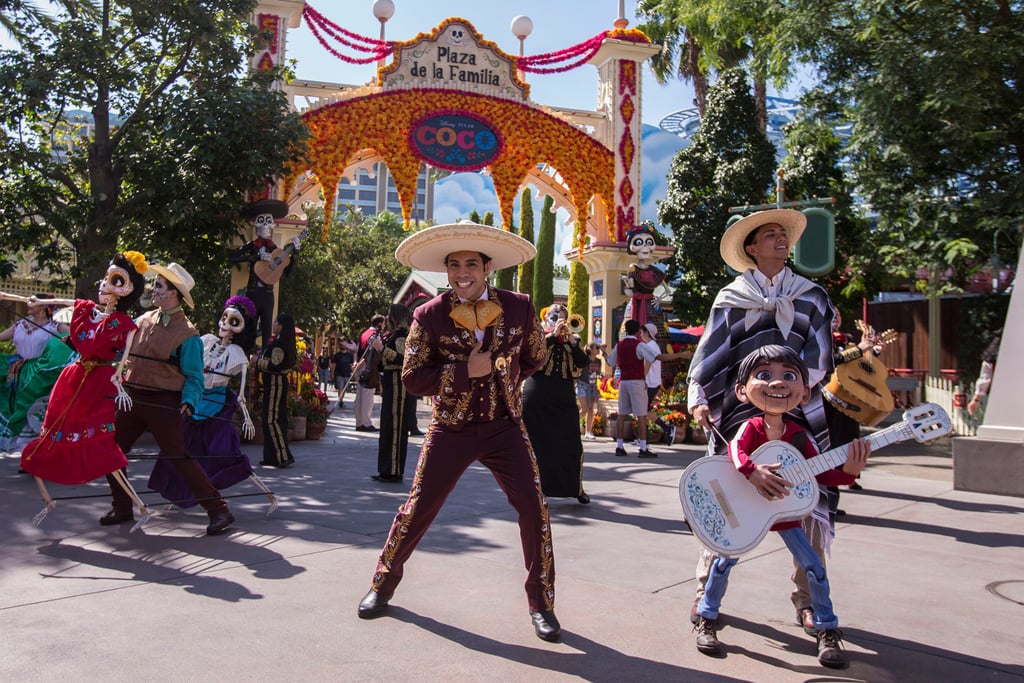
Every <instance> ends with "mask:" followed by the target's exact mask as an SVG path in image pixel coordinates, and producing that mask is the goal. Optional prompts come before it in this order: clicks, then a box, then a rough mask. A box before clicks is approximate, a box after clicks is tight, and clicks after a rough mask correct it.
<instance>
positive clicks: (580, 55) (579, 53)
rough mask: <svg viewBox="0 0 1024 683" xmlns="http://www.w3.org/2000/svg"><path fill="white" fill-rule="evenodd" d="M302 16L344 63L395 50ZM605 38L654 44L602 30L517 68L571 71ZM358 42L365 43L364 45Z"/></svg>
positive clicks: (630, 33) (310, 12)
mask: <svg viewBox="0 0 1024 683" xmlns="http://www.w3.org/2000/svg"><path fill="white" fill-rule="evenodd" d="M302 16H303V17H304V18H305V19H306V23H307V24H308V25H309V30H310V31H311V32H312V33H313V35H314V36H315V37H316V39H317V40H318V41H320V44H321V45H323V47H324V49H325V50H327V51H328V52H330V53H331V54H332V55H334V56H335V57H337V58H338V59H340V60H342V61H343V62H348V63H349V64H372V63H373V62H378V61H380V60H381V59H383V58H385V57H387V56H388V55H390V54H392V53H393V52H394V51H395V45H394V43H391V42H382V41H380V40H376V39H374V38H368V37H366V36H361V35H359V34H358V33H353V32H352V31H349V30H347V29H344V28H342V27H341V26H338V25H337V24H335V23H334V22H332V21H330V20H328V19H327V18H326V17H324V15H322V14H320V12H318V11H316V10H315V9H313V8H312V7H310V6H309V4H306V6H305V7H304V8H303V10H302ZM321 31H323V33H326V34H327V35H329V36H330V37H331V38H333V39H334V40H335V41H337V42H339V43H341V44H342V45H344V46H346V47H350V48H352V49H353V50H358V51H360V52H369V53H371V54H370V55H369V56H368V57H362V58H360V57H347V56H345V55H343V54H341V53H340V52H338V51H337V50H335V49H334V48H332V47H331V46H330V45H328V44H327V41H326V40H325V39H324V38H323V37H322V35H321ZM606 38H614V39H616V40H628V41H633V42H638V43H639V42H647V43H649V42H651V41H650V39H648V38H647V36H645V35H644V34H643V33H642V32H640V31H637V30H635V29H630V30H622V29H612V30H609V31H603V32H601V33H599V34H597V35H596V36H594V37H593V38H588V39H587V40H584V41H583V42H582V43H577V44H576V45H573V46H571V47H567V48H564V49H562V50H556V51H555V52H545V53H544V54H540V55H532V56H530V57H520V58H518V59H516V66H517V68H518V69H520V70H521V71H524V72H528V73H535V74H555V73H562V72H565V71H570V70H572V69H575V68H577V67H579V66H582V65H584V64H586V63H587V62H589V61H590V60H591V58H593V56H594V55H595V54H597V51H598V50H600V49H601V44H602V43H604V41H605V39H606ZM353 41H356V42H353ZM359 43H363V44H362V45H361V44H359ZM569 60H575V61H572V62H570V63H569V64H563V65H562V66H551V65H552V64H558V63H563V62H567V61H569Z"/></svg>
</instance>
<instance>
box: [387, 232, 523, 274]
mask: <svg viewBox="0 0 1024 683" xmlns="http://www.w3.org/2000/svg"><path fill="white" fill-rule="evenodd" d="M457 251H476V252H479V253H481V254H484V255H485V256H487V257H489V258H490V259H491V262H490V264H491V270H492V271H494V270H501V269H502V268H509V267H511V266H517V265H519V264H520V263H526V262H527V261H529V260H530V259H532V258H533V257H534V256H536V255H537V248H536V247H535V246H533V244H531V243H530V241H529V240H525V239H523V238H522V237H520V236H519V235H516V234H515V233H512V232H509V231H507V230H502V229H501V228H495V227H492V226H490V225H480V224H479V223H473V222H471V221H463V222H461V223H449V224H446V225H435V226H432V227H429V228H424V229H423V230H419V231H417V232H414V233H413V234H411V235H409V236H408V237H406V238H405V240H404V241H403V242H402V243H401V244H399V245H398V248H397V249H395V258H397V259H398V261H399V262H400V263H401V264H402V265H404V266H408V267H410V268H415V269H416V270H424V271H428V272H433V273H444V272H446V271H447V267H446V266H445V263H444V260H445V257H446V256H448V254H452V253H455V252H457Z"/></svg>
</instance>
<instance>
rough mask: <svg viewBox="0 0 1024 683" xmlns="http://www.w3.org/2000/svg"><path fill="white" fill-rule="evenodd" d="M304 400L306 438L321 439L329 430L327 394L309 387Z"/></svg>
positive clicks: (304, 394)
mask: <svg viewBox="0 0 1024 683" xmlns="http://www.w3.org/2000/svg"><path fill="white" fill-rule="evenodd" d="M303 399H304V400H305V403H306V438H307V439H319V438H320V437H321V436H322V435H323V433H324V430H325V429H327V415H328V411H327V394H325V393H324V392H322V391H320V390H319V389H315V388H312V387H308V388H307V389H306V391H305V392H304V393H303Z"/></svg>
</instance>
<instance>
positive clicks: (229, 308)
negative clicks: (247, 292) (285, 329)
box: [218, 296, 258, 355]
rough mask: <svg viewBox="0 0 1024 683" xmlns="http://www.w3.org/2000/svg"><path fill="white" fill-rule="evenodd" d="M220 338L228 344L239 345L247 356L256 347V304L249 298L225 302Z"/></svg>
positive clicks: (236, 298)
mask: <svg viewBox="0 0 1024 683" xmlns="http://www.w3.org/2000/svg"><path fill="white" fill-rule="evenodd" d="M218 329H219V331H218V336H219V337H220V338H221V339H223V340H224V342H225V343H227V344H237V345H238V346H240V347H241V348H242V351H244V352H245V353H246V355H248V354H250V353H252V351H253V349H254V348H255V346H256V333H257V332H258V330H257V328H256V304H254V303H253V302H252V299H250V298H249V297H247V296H233V297H231V298H230V299H228V300H227V301H225V302H224V312H223V313H222V314H221V316H220V324H219V325H218Z"/></svg>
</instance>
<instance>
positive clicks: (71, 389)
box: [21, 251, 149, 507]
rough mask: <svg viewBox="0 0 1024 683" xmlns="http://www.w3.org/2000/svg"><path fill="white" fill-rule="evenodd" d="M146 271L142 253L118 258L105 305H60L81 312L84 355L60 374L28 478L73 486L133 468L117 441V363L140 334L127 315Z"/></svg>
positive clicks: (75, 323)
mask: <svg viewBox="0 0 1024 683" xmlns="http://www.w3.org/2000/svg"><path fill="white" fill-rule="evenodd" d="M148 268H149V266H148V265H147V264H146V258H145V256H143V255H142V254H140V253H139V252H137V251H127V252H124V253H119V254H116V255H115V256H114V258H113V259H112V260H111V262H110V267H109V268H108V269H107V273H106V275H105V276H104V278H103V280H102V281H101V282H100V286H99V296H98V299H99V304H96V303H94V302H92V301H89V300H87V299H70V300H63V301H60V300H58V301H56V302H54V303H55V304H56V305H64V306H70V305H73V306H74V307H75V309H74V314H73V315H72V318H71V335H70V337H69V340H70V343H71V344H72V345H73V346H74V348H75V350H76V351H78V353H79V354H80V357H79V358H78V360H76V361H75V362H74V363H72V364H70V365H68V366H67V367H66V368H64V371H63V372H61V375H60V377H59V378H58V379H57V383H56V384H55V385H54V387H53V392H52V394H51V395H50V403H49V407H48V408H47V410H46V417H45V418H44V419H43V428H42V431H41V432H40V435H39V437H38V438H37V439H35V440H34V441H31V442H29V444H28V445H27V446H25V448H24V449H23V450H22V453H21V467H22V469H24V470H25V471H26V472H29V473H30V474H33V475H35V476H36V477H37V478H39V479H45V480H46V481H52V482H54V483H57V484H67V485H74V484H84V483H86V482H89V481H92V480H93V479H96V478H98V477H102V476H105V475H107V474H110V473H111V472H117V471H119V470H120V469H121V468H123V467H125V465H126V464H127V460H126V458H125V456H124V453H123V452H122V451H121V449H120V447H118V445H117V443H116V442H115V441H114V411H115V405H114V394H115V393H116V394H117V395H118V396H119V397H120V396H121V395H122V394H124V390H123V389H122V388H121V386H120V383H119V381H118V376H119V375H118V373H117V371H116V369H115V367H114V364H115V362H116V361H117V360H118V356H119V355H120V354H121V352H122V351H123V350H124V348H125V346H126V345H127V344H128V343H129V342H130V338H131V335H132V333H133V332H134V331H135V329H136V327H135V323H134V322H133V321H132V319H131V317H130V316H129V315H128V314H127V313H126V312H125V311H126V310H127V309H128V308H129V307H130V306H132V305H133V304H134V303H135V302H136V301H138V299H139V297H140V296H141V295H142V291H143V288H144V286H145V279H144V278H143V273H145V272H146V271H147V270H148ZM40 490H41V491H42V492H43V494H44V498H46V499H47V507H52V501H51V500H49V498H48V496H47V495H46V494H45V489H43V488H42V486H40ZM133 493H134V492H133ZM136 498H137V497H136Z"/></svg>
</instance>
